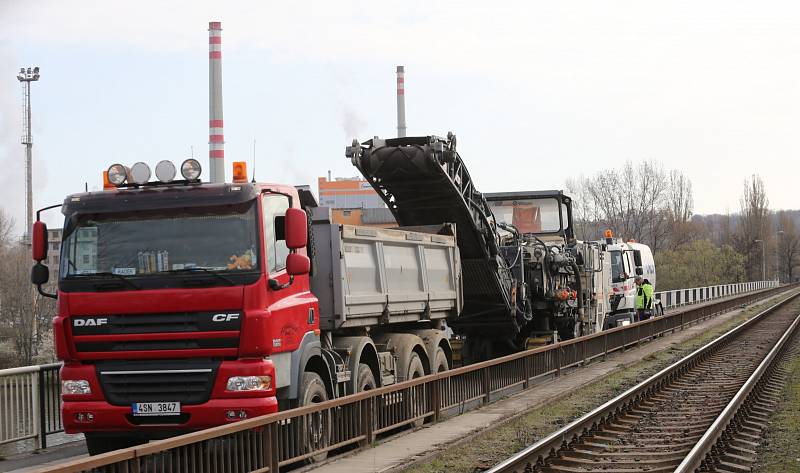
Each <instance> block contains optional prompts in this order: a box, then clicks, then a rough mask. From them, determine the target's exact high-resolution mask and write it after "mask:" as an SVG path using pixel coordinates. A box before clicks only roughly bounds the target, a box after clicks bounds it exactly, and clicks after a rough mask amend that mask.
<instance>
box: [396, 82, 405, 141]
mask: <svg viewBox="0 0 800 473" xmlns="http://www.w3.org/2000/svg"><path fill="white" fill-rule="evenodd" d="M405 81H406V69H405V67H403V66H397V137H398V138H405V136H406V86H405Z"/></svg>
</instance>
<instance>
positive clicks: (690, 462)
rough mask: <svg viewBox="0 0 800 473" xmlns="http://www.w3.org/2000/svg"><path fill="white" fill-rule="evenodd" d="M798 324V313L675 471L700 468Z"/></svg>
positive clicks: (682, 472) (689, 470)
mask: <svg viewBox="0 0 800 473" xmlns="http://www.w3.org/2000/svg"><path fill="white" fill-rule="evenodd" d="M798 325H800V315H798V316H797V317H796V318H795V319H794V322H792V325H790V326H789V328H788V329H787V330H786V332H784V334H783V336H782V337H781V338H780V340H778V343H776V344H775V346H774V347H772V349H771V350H770V351H769V353H768V354H767V356H766V357H764V359H763V360H762V361H761V363H759V365H758V368H756V370H755V371H754V372H753V374H752V375H750V377H749V378H747V381H745V383H744V384H743V385H742V387H741V388H740V389H739V391H738V392H737V393H736V395H735V396H734V397H733V399H731V400H730V402H729V403H728V405H727V406H725V408H724V409H723V410H722V412H721V413H720V414H719V416H718V417H717V418H716V420H715V421H714V422H713V423H712V424H711V426H710V427H709V428H708V430H706V432H705V433H704V434H703V436H702V437H701V438H700V440H699V441H698V442H697V444H695V446H694V447H693V448H692V449H691V450H690V451H689V454H688V455H687V456H686V458H684V459H683V461H682V462H681V463H680V465H678V467H677V468H676V469H675V473H689V472H694V471H695V470H696V469H698V468H700V466H701V464H702V463H703V462H704V461H705V459H706V457H707V456H708V455H709V454H710V453H711V451H712V449H713V448H714V447H715V446H716V445H717V442H718V441H719V440H720V438H721V437H722V434H723V433H724V432H725V430H726V429H727V428H728V425H729V424H730V422H731V420H732V419H733V417H734V416H735V415H736V413H737V412H739V408H740V407H742V404H744V402H745V401H746V400H747V398H748V396H749V395H750V393H752V392H753V388H755V387H756V385H757V384H758V382H759V381H760V380H761V379H762V377H763V376H764V373H766V372H767V369H769V367H770V365H772V364H773V363H774V362H775V359H776V358H777V357H778V355H780V353H781V352H782V351H783V349H784V348H785V347H786V345H787V343H788V341H789V340H790V339H791V338H792V337H793V336H794V334H795V333H796V331H797V327H798Z"/></svg>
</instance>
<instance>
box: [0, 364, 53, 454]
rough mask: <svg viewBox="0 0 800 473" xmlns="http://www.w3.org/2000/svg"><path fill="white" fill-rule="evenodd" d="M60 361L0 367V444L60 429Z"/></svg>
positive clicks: (42, 437)
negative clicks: (46, 363)
mask: <svg viewBox="0 0 800 473" xmlns="http://www.w3.org/2000/svg"><path fill="white" fill-rule="evenodd" d="M60 368H61V363H52V364H48V365H36V366H23V367H19V368H9V369H4V370H0V445H3V444H7V443H12V442H20V441H23V440H28V439H34V440H35V442H36V446H37V448H45V447H47V436H48V435H49V434H54V433H58V432H63V431H64V425H63V424H62V423H61V413H60V412H59V411H60V409H61V379H60V377H59V369H60Z"/></svg>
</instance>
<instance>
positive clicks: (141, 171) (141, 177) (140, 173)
mask: <svg viewBox="0 0 800 473" xmlns="http://www.w3.org/2000/svg"><path fill="white" fill-rule="evenodd" d="M131 180H132V181H133V182H134V183H135V184H139V185H142V184H146V183H147V181H149V180H150V166H148V165H147V164H145V163H143V162H141V161H140V162H138V163H136V164H134V165H133V166H131Z"/></svg>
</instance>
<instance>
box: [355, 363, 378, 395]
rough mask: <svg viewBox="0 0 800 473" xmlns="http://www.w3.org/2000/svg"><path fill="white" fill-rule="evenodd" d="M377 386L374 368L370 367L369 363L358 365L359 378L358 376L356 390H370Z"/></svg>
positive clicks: (358, 391)
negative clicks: (373, 372)
mask: <svg viewBox="0 0 800 473" xmlns="http://www.w3.org/2000/svg"><path fill="white" fill-rule="evenodd" d="M377 387H378V385H377V383H376V382H375V376H374V375H373V374H372V370H371V369H370V368H369V365H367V364H365V363H360V364H359V365H358V378H356V392H357V393H360V392H361V391H370V390H372V389H375V388H377Z"/></svg>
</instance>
